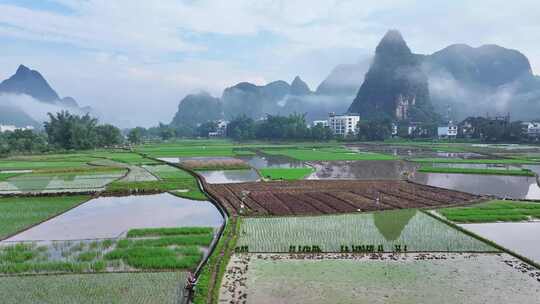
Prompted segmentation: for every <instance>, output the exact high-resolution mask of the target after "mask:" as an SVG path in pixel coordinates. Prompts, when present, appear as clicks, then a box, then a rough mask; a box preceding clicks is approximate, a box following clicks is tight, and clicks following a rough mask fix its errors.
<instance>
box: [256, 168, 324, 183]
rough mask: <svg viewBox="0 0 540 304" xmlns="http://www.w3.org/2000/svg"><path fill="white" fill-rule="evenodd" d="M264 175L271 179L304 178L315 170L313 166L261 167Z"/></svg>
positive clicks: (260, 170)
mask: <svg viewBox="0 0 540 304" xmlns="http://www.w3.org/2000/svg"><path fill="white" fill-rule="evenodd" d="M259 172H260V173H261V175H262V177H264V178H266V179H270V180H298V179H304V178H305V177H307V176H308V175H310V174H311V173H313V172H314V169H312V168H264V169H259Z"/></svg>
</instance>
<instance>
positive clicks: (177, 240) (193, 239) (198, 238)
mask: <svg viewBox="0 0 540 304" xmlns="http://www.w3.org/2000/svg"><path fill="white" fill-rule="evenodd" d="M213 237H214V236H213V234H211V233H209V234H206V235H205V234H200V235H180V236H168V237H161V238H157V239H143V240H129V246H133V247H167V246H172V245H176V246H186V245H199V246H208V245H209V244H210V243H211V242H212V239H213Z"/></svg>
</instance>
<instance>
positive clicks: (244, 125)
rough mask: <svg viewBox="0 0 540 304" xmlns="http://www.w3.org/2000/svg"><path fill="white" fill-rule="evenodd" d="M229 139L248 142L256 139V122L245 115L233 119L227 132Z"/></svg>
mask: <svg viewBox="0 0 540 304" xmlns="http://www.w3.org/2000/svg"><path fill="white" fill-rule="evenodd" d="M225 133H226V135H227V137H231V138H233V139H235V140H246V139H253V138H255V122H254V121H253V119H251V118H249V117H247V116H246V115H245V114H242V115H240V116H238V117H237V118H235V119H233V120H232V121H231V122H230V123H229V124H228V125H227V130H226V132H225Z"/></svg>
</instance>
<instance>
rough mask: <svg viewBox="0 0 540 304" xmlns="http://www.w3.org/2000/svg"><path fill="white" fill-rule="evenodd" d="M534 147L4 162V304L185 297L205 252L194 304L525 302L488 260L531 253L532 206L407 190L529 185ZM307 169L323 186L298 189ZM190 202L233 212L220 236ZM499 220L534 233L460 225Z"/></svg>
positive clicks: (148, 147)
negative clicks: (500, 181) (440, 178)
mask: <svg viewBox="0 0 540 304" xmlns="http://www.w3.org/2000/svg"><path fill="white" fill-rule="evenodd" d="M537 148H538V147H536V146H530V147H523V149H521V146H519V145H518V146H507V145H497V146H493V145H487V146H484V145H474V144H467V143H448V142H435V143H431V142H429V143H428V142H392V143H377V144H376V146H374V145H372V144H371V143H370V144H363V143H361V144H353V145H351V146H349V144H348V143H340V142H329V143H314V142H311V143H309V142H306V143H301V142H300V143H290V142H289V143H283V144H279V143H277V144H271V143H268V142H253V143H234V142H232V141H229V140H179V141H172V142H165V143H155V144H144V145H141V146H138V147H135V148H134V150H128V149H126V150H122V149H110V150H106V149H103V150H96V151H85V152H76V153H75V152H71V153H64V154H45V155H33V156H17V157H10V158H5V159H0V240H3V241H2V242H0V294H1V295H2V300H0V302H6V303H23V304H24V303H182V302H183V300H184V298H183V297H184V295H183V293H184V291H185V290H184V284H185V281H186V275H187V271H194V270H195V269H196V268H197V266H199V265H200V263H201V261H204V260H205V259H206V258H207V256H209V255H210V256H211V258H210V259H209V260H208V263H207V264H206V265H207V266H205V267H204V268H203V269H202V271H201V276H200V277H199V282H198V286H197V289H196V290H197V294H196V297H195V300H194V303H196V304H202V303H220V302H223V303H230V304H234V303H242V304H246V303H263V304H264V303H272V304H273V303H399V304H401V303H403V304H408V303H448V304H450V303H473V304H476V303H536V302H537V300H538V298H540V284H539V283H540V270H539V269H537V268H535V267H534V266H533V265H536V264H535V263H532V262H530V261H529V262H530V264H527V262H525V261H527V259H526V258H523V260H519V259H518V257H519V256H518V255H517V254H515V255H514V256H511V255H509V253H512V252H510V251H508V250H506V251H505V252H502V251H501V250H504V248H508V249H512V250H515V251H516V252H517V253H518V254H520V255H521V256H523V257H527V258H529V259H531V260H536V259H537V258H538V253H537V247H538V246H536V245H535V244H537V242H536V241H534V240H536V239H534V238H531V237H536V235H537V234H538V233H537V232H535V231H537V230H535V229H537V227H538V226H534V227H533V225H532V224H537V222H538V219H540V213H538V212H537V211H538V210H540V209H539V208H537V207H538V206H540V204H539V203H534V202H531V201H512V202H510V201H500V200H493V201H489V202H486V203H478V202H482V201H485V200H486V199H487V198H488V197H487V196H480V195H472V194H470V193H465V192H471V191H465V192H460V191H452V190H448V189H461V188H456V187H454V188H453V186H452V185H450V184H449V183H446V184H441V186H442V188H448V189H441V188H435V187H431V186H427V185H422V184H421V183H422V182H421V179H420V180H419V181H416V182H412V181H407V180H403V179H405V178H409V177H410V175H408V174H409V173H411V174H412V173H416V172H418V174H417V175H422V174H424V175H429V174H447V175H452V176H454V177H456V178H458V179H463V180H464V182H465V183H468V184H472V183H471V182H470V181H471V180H475V179H478V180H488V179H485V178H486V177H487V178H504V181H505V187H507V188H504V189H502V190H501V191H503V192H511V191H510V190H512V189H514V188H519V187H526V188H527V189H528V190H527V191H528V193H529V192H534V191H535V189H536V188H534V187H533V186H534V185H536V184H534V185H533V183H535V182H536V181H537V177H536V174H538V172H540V169H539V168H540V166H536V165H535V164H537V161H538V157H537V155H536V154H534V153H537V154H538V153H539V151H540V149H537ZM129 149H131V147H130V148H129ZM157 158H160V159H161V158H167V159H169V160H177V161H178V162H176V163H175V161H171V162H170V163H166V162H165V161H160V160H157ZM182 161H184V163H182ZM306 162H309V163H306ZM182 168H185V169H186V170H187V171H186V170H183V169H182ZM235 169H243V170H235ZM191 170H195V171H191ZM314 170H316V171H315V172H314ZM325 170H326V171H332V173H331V174H327V175H324V174H323V173H324V171H325ZM380 170H382V171H391V172H389V173H388V174H386V173H387V172H383V174H379V173H380ZM435 170H444V172H439V173H433V172H436V171H435ZM188 171H189V172H188ZM341 171H343V172H341ZM453 171H456V172H453ZM457 171H459V173H461V174H463V173H467V175H465V174H463V176H468V178H469V180H465V179H464V178H463V177H461V176H462V175H460V174H453V173H458V172H457ZM465 171H466V172H465ZM190 172H195V174H193V175H192V174H191V173H190ZM422 172H426V173H422ZM334 173H336V174H334ZM404 173H407V174H404ZM499 174H501V175H524V176H490V175H499ZM314 175H315V176H316V177H317V178H325V179H327V180H322V181H311V180H304V179H306V178H307V177H308V176H314ZM412 175H413V177H414V174H412ZM325 176H326V177H325ZM341 176H345V177H344V178H341V179H340V177H341ZM381 176H384V177H387V178H386V179H385V180H384V181H381V180H378V179H381ZM260 177H263V178H265V179H267V181H260ZM197 178H202V179H204V180H206V183H205V182H202V185H203V187H204V190H203V189H200V188H199V183H198V181H197ZM310 178H311V177H310ZM483 178H484V179H483ZM332 179H339V180H333V181H332ZM347 179H350V180H347ZM524 179H526V180H527V184H526V185H521V184H522V183H521V181H522V180H524ZM427 180H428V181H429V179H427ZM506 181H507V182H506ZM424 184H428V185H430V183H428V182H425V183H424ZM487 184H488V185H489V184H490V183H489V182H488V183H487ZM518 184H519V185H518ZM473 186H474V185H473ZM467 189H468V188H467ZM531 189H532V190H531ZM482 190H484V188H483V189H482ZM518 190H519V191H521V192H523V191H525V190H523V189H521V188H520V189H518ZM77 191H83V192H85V193H86V192H95V193H92V195H94V196H95V197H93V199H92V200H90V197H88V196H84V195H77V194H76V193H72V192H77ZM204 191H208V193H209V194H210V195H211V196H210V197H212V198H214V199H216V200H217V201H218V203H220V204H221V205H222V206H223V207H224V209H226V210H227V211H228V212H229V214H230V217H229V219H228V221H227V223H228V224H227V225H226V226H225V228H224V231H223V234H222V236H221V238H220V239H219V240H215V239H214V238H215V237H216V235H217V233H218V231H220V232H221V230H220V227H221V225H223V223H224V221H223V218H222V216H221V214H220V213H219V211H218V209H217V208H216V207H215V206H214V205H212V204H211V203H209V202H205V201H206V200H208V198H207V196H206V194H205V192H204ZM57 192H62V193H65V194H62V195H60V194H59V193H57ZM163 192H168V193H163ZM521 192H520V193H521ZM473 193H477V192H473ZM479 193H481V194H489V192H488V193H483V191H481V192H479ZM30 194H32V196H30ZM133 194H136V195H133ZM143 194H144V195H143ZM13 195H17V196H14V197H8V196H13ZM34 195H37V196H35V197H34ZM128 195H130V196H128ZM117 196H122V197H117ZM177 196H181V197H184V198H188V199H184V198H179V197H177ZM527 197H529V196H527ZM489 199H493V198H492V197H491V196H490V197H489ZM84 202H86V203H85V204H83V203H84ZM79 205H80V206H79ZM439 206H440V207H441V208H445V209H437V208H439ZM448 206H459V207H454V208H447V207H448ZM74 207H76V208H74ZM72 208H73V209H72ZM412 208H426V209H437V211H438V215H441V216H444V217H446V218H447V219H449V220H450V221H453V222H455V223H458V224H459V225H460V226H459V227H458V226H456V225H453V224H452V223H450V222H445V221H444V220H443V219H441V218H437V216H434V215H433V214H428V213H426V211H421V210H417V209H412ZM71 209H72V210H71ZM537 209H538V210H537ZM64 211H68V212H64ZM537 213H538V214H537ZM57 215H58V216H57ZM47 219H50V220H47ZM501 221H504V222H508V221H513V222H514V223H501ZM477 223H482V224H477ZM36 224H39V225H37V226H34V225H36ZM495 224H497V225H500V224H506V225H509V224H516V225H518V224H519V225H521V224H531V225H530V226H527V227H526V230H517V228H516V230H515V231H520V233H519V234H520V235H518V236H515V235H514V236H512V235H511V234H510V233H506V232H509V231H510V230H513V228H512V229H504V231H502V230H497V229H502V228H496V229H494V230H493V229H492V230H490V231H488V232H493V231H497V234H496V235H495V237H492V235H489V234H483V232H482V231H480V230H475V229H476V228H477V227H468V228H467V227H465V226H466V225H495ZM531 227H532V228H531ZM27 228H29V229H27ZM469 228H470V229H469ZM481 228H482V227H481ZM490 229H491V228H490ZM21 231H22V232H21ZM524 231H525V232H527V233H525V232H524ZM15 233H17V234H16V235H13V234H15ZM475 233H478V235H481V236H483V237H484V238H485V239H489V240H491V241H492V242H494V243H496V244H498V245H504V246H502V247H504V248H501V247H497V246H496V245H495V244H494V243H489V242H485V241H483V240H482V239H481V238H480V237H476V236H475ZM525 235H526V236H527V238H526V239H525V238H523V236H525ZM501 236H508V237H505V238H497V237H501ZM8 237H9V239H6V238H8ZM513 240H516V242H514V243H512V242H511V241H513ZM214 241H215V244H216V249H215V250H214V251H210V248H211V245H212V244H214V243H213V242H214ZM517 243H519V244H517ZM525 243H526V244H528V246H521V245H523V244H525ZM514 245H515V246H514ZM499 248H500V249H499ZM535 250H536V251H535ZM512 254H513V253H512Z"/></svg>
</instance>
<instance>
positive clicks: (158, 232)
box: [127, 227, 214, 238]
mask: <svg viewBox="0 0 540 304" xmlns="http://www.w3.org/2000/svg"><path fill="white" fill-rule="evenodd" d="M213 231H214V229H213V228H211V227H172V228H143V229H131V230H129V231H128V233H127V237H128V238H136V237H149V236H171V235H186V234H207V235H208V234H210V233H213Z"/></svg>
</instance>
